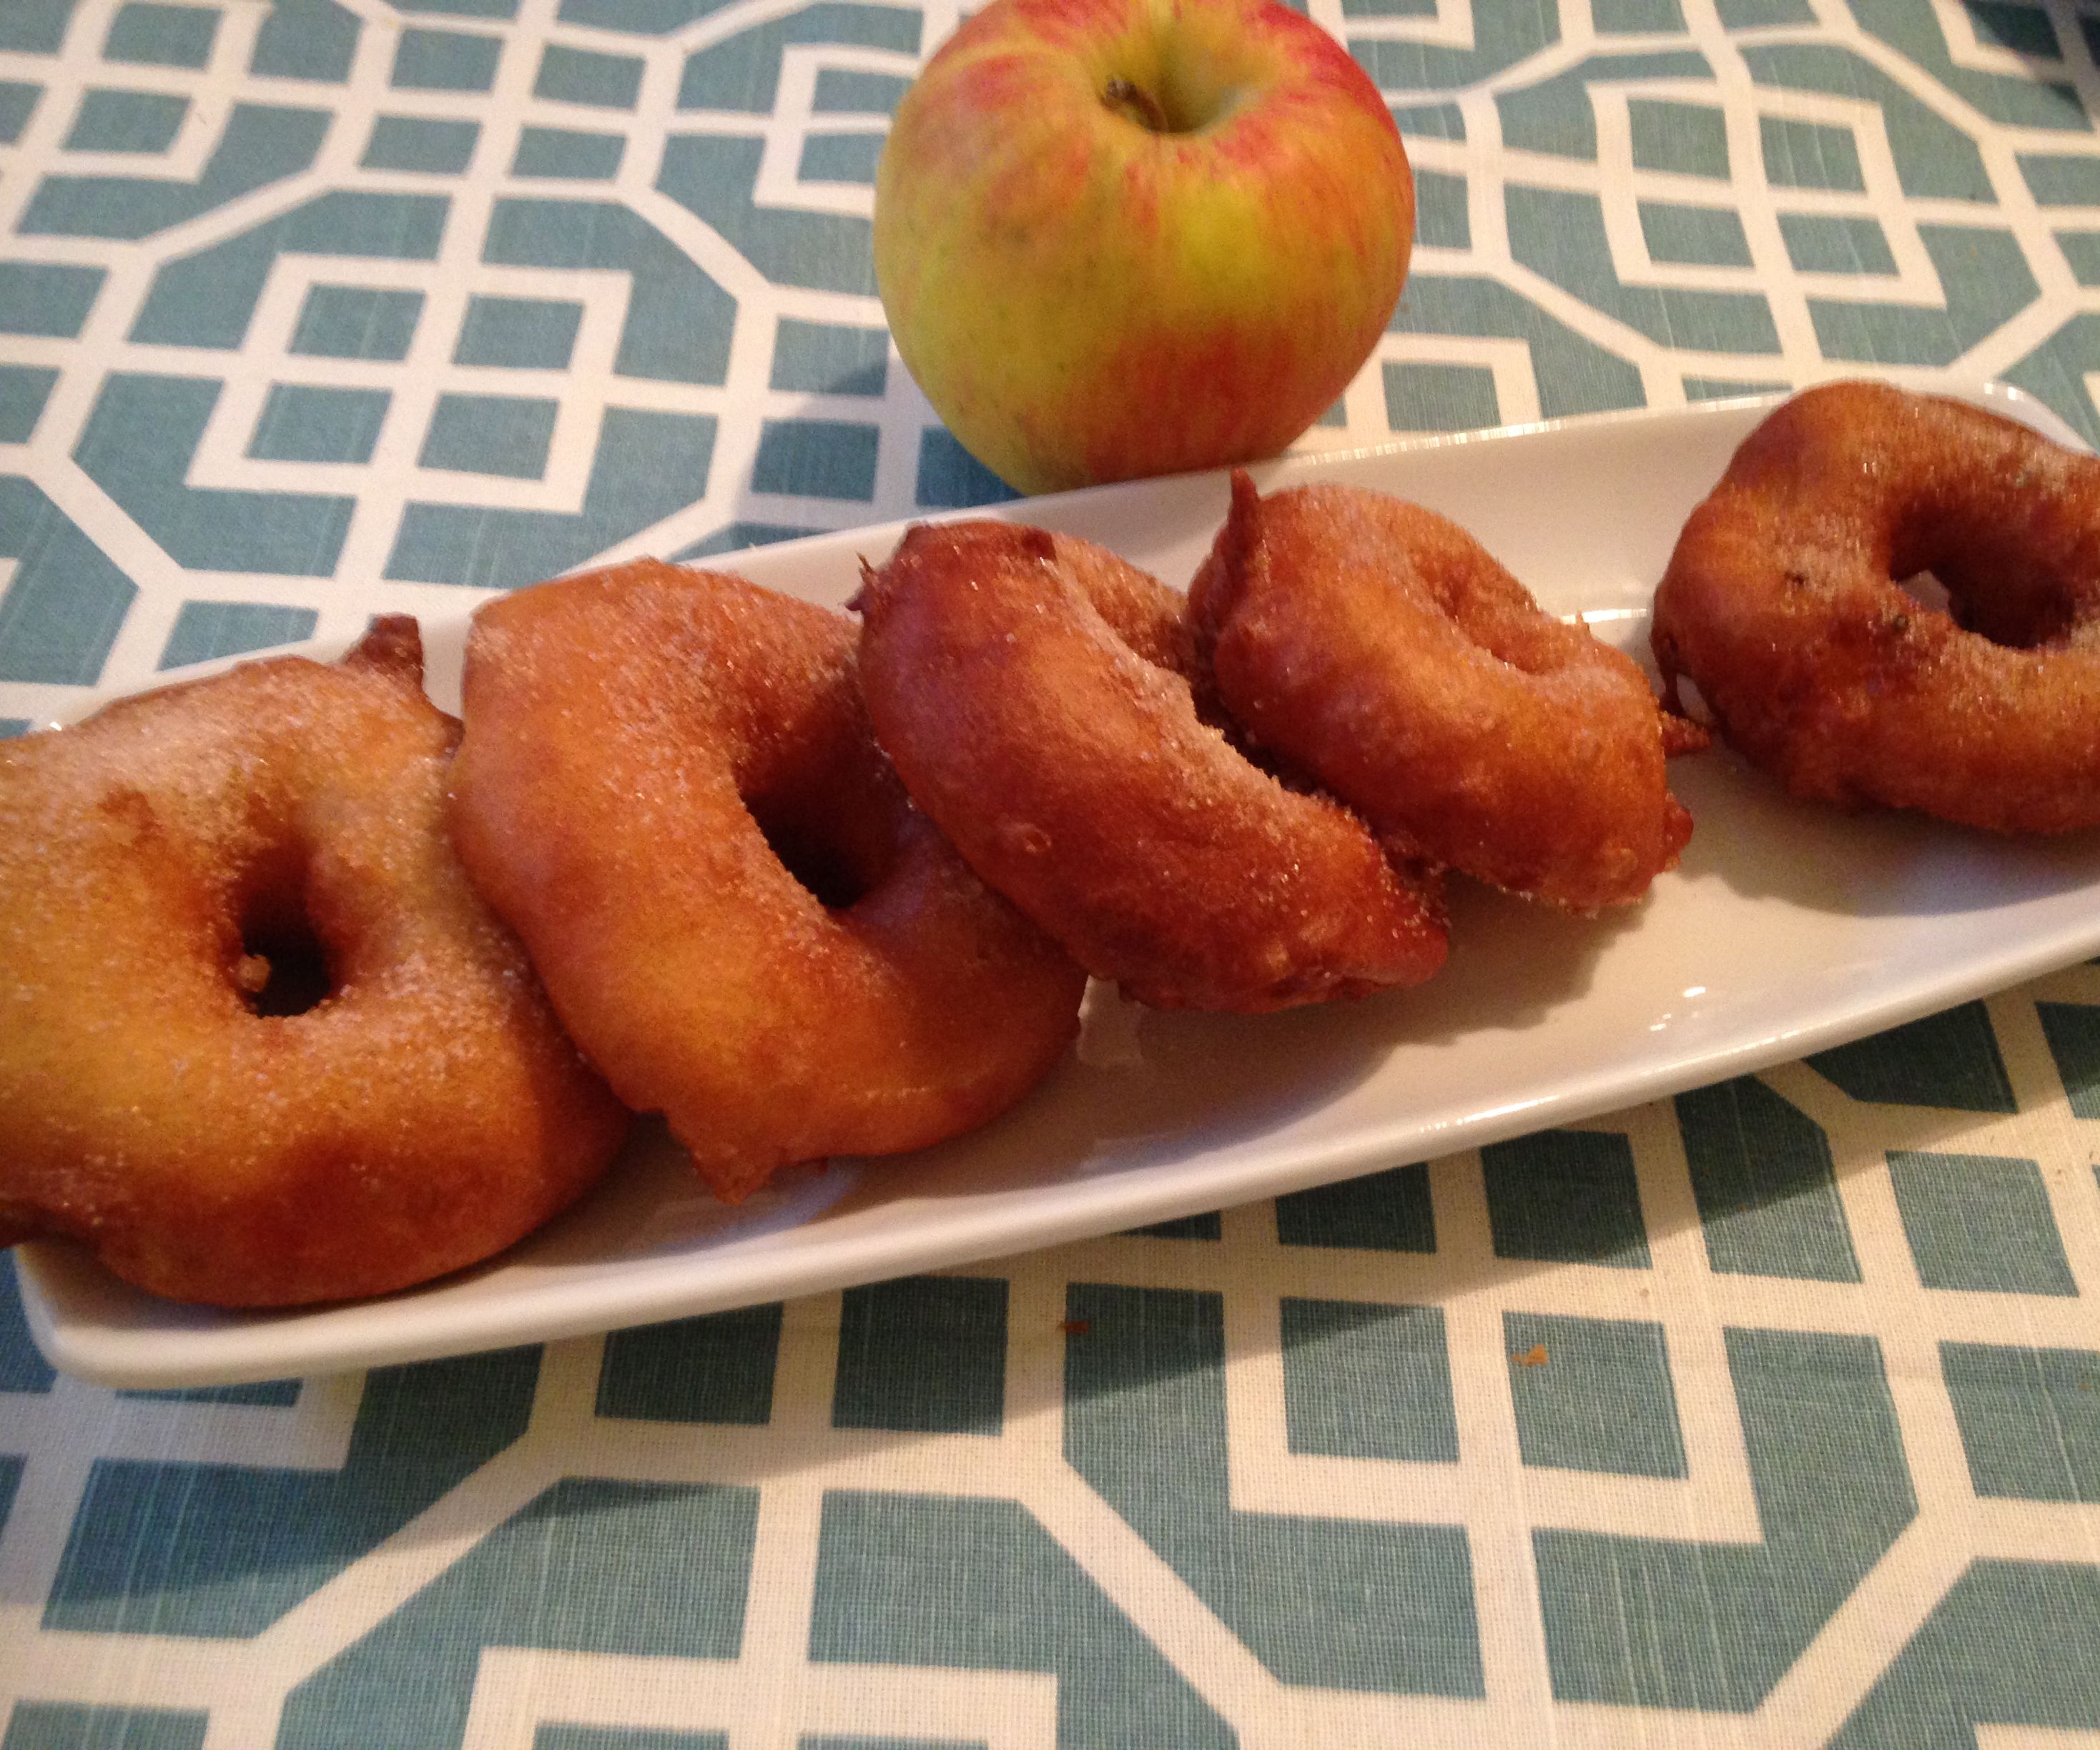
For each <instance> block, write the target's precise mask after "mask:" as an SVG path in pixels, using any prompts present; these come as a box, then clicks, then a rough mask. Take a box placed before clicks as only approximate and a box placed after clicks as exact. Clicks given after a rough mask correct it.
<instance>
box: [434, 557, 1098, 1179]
mask: <svg viewBox="0 0 2100 1750" xmlns="http://www.w3.org/2000/svg"><path fill="white" fill-rule="evenodd" d="M465 694H466V737H465V742H464V743H463V744H462V745H461V750H460V755H459V760H458V762H457V767H456V769H455V774H454V789H453V812H452V824H453V831H454V834H455V836H456V838H457V842H458V844H459V848H460V853H461V857H463V858H464V859H465V862H466V865H467V867H468V868H469V869H470V871H473V873H474V877H475V879H476V880H477V881H478V882H479V884H480V885H481V887H482V890H483V892H484V893H487V895H488V896H489V898H490V900H491V901H492V903H493V904H494V906H496V910H498V911H499V912H501V914H502V915H504V916H505V918H506V919H509V920H510V923H512V925H513V926H514V928H516V929H517V930H518V933H519V934H520V935H521V936H523V937H524V939H525V941H526V944H527V946H528V947H529V948H530V949H531V950H532V956H533V959H534V961H535V963H536V964H537V965H538V967H539V968H540V975H541V976H542V977H543V978H544V979H545V981H546V984H547V988H548V990H549V993H550V994H551V995H552V996H553V998H554V1006H555V1008H556V1009H557V1011H558V1012H559V1013H560V1014H561V1016H562V1019H563V1020H565V1021H566V1022H567V1024H568V1026H569V1028H570V1029H571V1032H572V1033H574V1034H575V1035H576V1038H577V1040H578V1041H579V1042H580V1043H581V1045H582V1046H583V1048H584V1050H585V1051H586V1052H587V1053H588V1054H589V1056H590V1057H591V1059H592V1060H593V1061H594V1062H595V1063H597V1064H598V1066H599V1067H600V1069H602V1070H603V1071H604V1072H605V1074H606V1076H607V1079H608V1080H609V1081H611V1083H612V1086H613V1088H614V1090H615V1091H616V1092H617V1093H618V1094H619V1095H620V1098H621V1099H623V1100H625V1101H626V1102H627V1103H628V1104H629V1105H630V1106H633V1107H635V1108H636V1109H638V1110H642V1111H660V1112H662V1113H664V1116H665V1118H666V1120H667V1121H668V1123H669V1125H670V1127H671V1129H672V1131H673V1133H674V1134H675V1135H677V1138H678V1139H679V1140H680V1141H681V1142H682V1143H683V1144H685V1145H686V1148H687V1149H688V1150H689V1151H690V1153H691V1154H692V1157H693V1160H694V1162H695V1165H696V1166H698V1167H699V1170H700V1172H701V1174H702V1175H704V1177H705V1178H706V1179H707V1180H708V1183H709V1184H711V1185H712V1187H713V1188H714V1189H715V1191H716V1192H717V1194H718V1195H719V1196H721V1197H723V1198H725V1199H726V1200H729V1201H735V1200H737V1199H739V1198H741V1197H745V1196H747V1195H748V1194H749V1193H750V1192H752V1191H754V1190H756V1189H757V1188H759V1187H760V1186H761V1185H762V1184H765V1180H766V1179H767V1178H768V1177H769V1176H770V1175H771V1174H772V1173H773V1171H774V1169H775V1168H777V1167H779V1166H783V1165H785V1164H787V1163H788V1162H795V1161H804V1160H810V1159H813V1158H815V1157H819V1156H823V1155H831V1154H888V1153H897V1152H899V1151H902V1150H905V1149H909V1148H921V1147H924V1146H925V1145H927V1144H930V1143H933V1142H937V1141H939V1140H940V1139H942V1138H944V1137H946V1136H951V1135H955V1134H956V1133H957V1132H959V1131H964V1130H968V1129H969V1128H971V1127H972V1126H975V1125H977V1124H981V1123H982V1122H985V1121H986V1119H988V1118H990V1117H993V1116H994V1115H995V1114H996V1113H999V1112H1001V1111H1003V1110H1004V1109H1005V1108H1006V1107H1008V1105H1010V1104H1012V1102H1013V1101H1015V1100H1018V1099H1019V1098H1020V1097H1021V1095H1023V1094H1024V1093H1026V1091H1028V1090H1029V1089H1030V1087H1033V1086H1034V1085H1035V1082H1037V1080H1038V1079H1039V1078H1041V1077H1042V1075H1043V1073H1045V1072H1046V1071H1047V1070H1048V1069H1049V1067H1050V1066H1051V1065H1052V1063H1054V1062H1055V1061H1056V1060H1057V1058H1058V1056H1060V1055H1061V1053H1062V1052H1063V1051H1064V1049H1065V1045H1066V1043H1067V1042H1069V1041H1070V1039H1071V1038H1072V1037H1073V1036H1074V1034H1075V1032H1076V1031H1077V1029H1078V1016H1079V997H1080V994H1081V993H1082V991H1083V989H1084V986H1085V979H1084V976H1083V974H1082V973H1081V972H1080V971H1079V968H1077V967H1075V966H1074V965H1073V963H1071V961H1070V959H1068V958H1067V957H1066V956H1065V954H1062V953H1061V952H1060V951H1059V950H1058V949H1057V947H1056V946H1055V945H1054V944H1052V942H1050V941H1048V940H1046V939H1045V938H1044V937H1043V936H1042V935H1041V934H1040V933H1039V932H1037V931H1036V930H1035V928H1034V927H1033V926H1032V925H1030V923H1028V922H1027V921H1026V919H1024V918H1022V917H1021V915H1019V914H1018V913H1017V912H1016V911H1014V910H1012V907H1010V906H1008V905H1007V903H1006V902H1005V901H1004V900H1002V899H1000V898H999V897H998V896H997V895H996V894H994V893H990V892H988V891H987V890H986V888H985V887H984V885H983V884H982V883H981V882H980V881H978V879H977V877H976V876H974V875H972V874H971V873H970V871H968V868H967V867H965V866H964V864H963V862H962V860H961V859H960V857H957V856H956V855H955V851H954V849H952V848H951V846H950V845H949V844H948V843H947V842H946V840H944V839H943V838H942V836H941V835H940V834H939V833H938V832H937V831H936V830H935V829H934V827H933V825H932V823H931V822H929V821H927V820H926V819H925V818H924V817H923V816H921V815H920V814H919V813H917V812H916V811H915V809H913V808H912V807H911V803H910V801H909V800H908V799H907V797H906V796H905V794H904V791H903V789H902V786H900V785H899V784H898V782H897V778H896V776H895V774H893V773H892V772H891V770H890V769H889V764H888V762H887V761H886V760H885V759H884V758H883V757H882V755H881V753H880V751H879V750H878V749H877V748H876V745H875V742H874V738H873V737H872V736H871V734H869V731H868V727H867V716H866V712H865V711H864V709H863V707H862V704H861V700H860V693H859V688H858V684H857V681H856V680H855V677H854V626H853V623H852V622H851V621H850V620H849V619H846V618H845V616H844V615H840V614H836V613H834V612H832V611H829V610H827V609H825V608H820V607H817V606H813V605H812V604H810V603H808V602H796V601H793V600H791V599H789V598H788V597H784V596H779V595H775V594H773V593H770V592H769V591H766V590H762V589H760V588H757V587H755V586H754V585H752V584H748V583H745V582H743V580H740V579H738V578H733V577H725V576H720V575H715V574H712V573H709V572H704V571H684V570H681V569H678V568H677V567H675V566H668V565H664V564H660V563H658V562H654V561H645V562H640V563H637V564H633V565H628V566H620V567H618V568H616V569H614V570H611V571H600V572H597V573H594V574H592V575H585V576H581V577H573V578H569V579H567V580H563V581H562V582H559V583H554V584H541V585H540V587H539V588H535V589H530V590H527V591H524V592H523V593H520V594H518V595H514V596H511V597H507V598H505V599H504V600H501V601H497V602H491V603H489V604H488V605H487V606H484V607H483V608H482V609H481V610H480V611H479V612H478V613H477V614H476V615H474V624H473V628H472V630H471V632H470V634H469V637H468V641H467V652H466V680H465ZM769 835H770V838H769ZM776 845H777V846H779V848H780V849H781V850H784V851H785V852H786V853H787V856H788V857H790V858H791V859H792V861H793V862H794V863H795V864H796V865H797V866H800V867H801V868H802V870H803V871H804V872H805V874H807V875H809V877H810V879H811V880H812V881H813V882H814V883H815V884H817V886H818V887H820V888H824V889H825V890H826V897H818V893H814V892H813V891H812V890H811V889H810V887H807V886H805V885H804V884H803V882H802V880H801V879H798V878H797V876H796V875H795V874H792V873H791V872H790V870H789V867H788V866H787V865H786V864H783V861H782V857H781V855H780V853H779V851H778V850H776V849H775V847H776ZM827 898H828V899H830V900H831V901H834V903H832V904H827Z"/></svg>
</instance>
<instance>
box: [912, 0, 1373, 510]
mask: <svg viewBox="0 0 2100 1750" xmlns="http://www.w3.org/2000/svg"><path fill="white" fill-rule="evenodd" d="M1413 243H1414V177H1413V175H1412V174H1411V173H1410V170H1409V169H1408V164H1407V154H1406V152H1405V151H1404V150H1403V149H1402V148H1401V140H1400V131H1399V130H1398V129H1397V128H1396V127H1395V126H1394V125H1393V121H1392V112H1391V111H1390V110H1389V109H1387V107H1386V105H1385V103H1384V101H1383V99H1381V98H1380V97H1379V94H1378V90H1377V88H1376V87H1375V86H1373V85H1372V83H1371V82H1370V78H1369V77H1367V76H1366V75H1365V73H1364V72H1363V70H1362V68H1360V67H1358V66H1357V64H1356V62H1355V61H1354V60H1352V59H1351V58H1350V56H1349V55H1348V51H1346V50H1345V49H1343V47H1342V46H1341V45H1340V44H1339V43H1338V42H1335V39H1334V38H1333V37H1330V36H1329V35H1328V34H1327V33H1326V31H1324V30H1322V29H1321V28H1320V27H1319V26H1318V25H1317V24H1313V23H1312V22H1311V21H1310V20H1308V19H1306V18H1304V17H1303V16H1301V15H1299V14H1298V13H1297V12H1295V11H1291V10H1290V7H1286V6H1284V5H1281V4H1278V3H1277V0H992V3H991V4H990V5H989V6H987V7H985V9H984V10H983V11H981V12H978V13H977V14H976V15H974V16H973V17H972V18H970V19H969V20H967V21H966V22H965V23H964V25H963V26H962V28H961V29H960V30H958V31H957V32H956V33H955V34H954V35H953V36H952V37H950V38H949V39H948V41H947V42H946V43H944V44H943V45H942V47H941V49H940V51H939V52H938V53H937V54H936V55H934V56H933V59H932V60H930V61H929V62H928V63H927V64H926V67H925V68H924V71H923V72H922V73H920V76H919V77H918V79H917V80H916V81H915V82H914V83H913V84H912V86H911V89H910V90H908V91H907V92H906V94H905V95H904V98H903V100H902V102H901V103H900V104H898V110H897V115H896V119H895V121H894V122H893V125H892V126H891V129H890V134H889V141H888V143H887V144H886V145H885V148H884V149H883V154H882V160H881V163H880V165H879V166H878V168H877V170H876V195H875V271H876V286H877V288H878V289H879V290H880V293H881V297H882V305H883V309H884V311H885V312H886V313H887V315H888V316H889V325H890V332H891V333H892V334H893V336H894V337H895V339H896V342H897V348H898V352H899V354H900V355H902V358H903V360H904V364H905V366H906V368H907V369H908V370H909V371H910V372H911V375H912V376H913V377H914V378H915V379H916V381H917V382H918V384H919V386H920V389H921V390H924V393H925V395H926V399H927V400H928V401H929V402H930V403H932V404H933V409H934V411H935V412H937V413H938V414H939V415H940V416H941V417H942V419H943V420H944V421H946V423H947V425H948V428H949V430H951V431H952V432H953V433H954V434H955V436H956V438H957V439H959V440H960V442H961V443H962V444H963V446H964V447H965V448H966V449H968V450H969V451H970V452H972V453H973V455H975V456H977V458H978V460H979V461H982V462H983V463H984V464H985V465H986V466H987V467H989V468H990V469H991V470H992V471H993V472H994V473H995V474H998V475H999V476H1000V477H1001V478H1004V480H1006V481H1007V482H1008V483H1010V484H1011V485H1012V486H1015V487H1018V488H1020V489H1021V491H1027V492H1040V491H1057V490H1060V489H1061V488H1064V487H1075V486H1085V485H1090V484H1092V483H1096V482H1101V481H1108V480H1123V479H1130V478H1136V477H1140V476H1144V475H1150V474H1171V473H1177V472H1180V471H1182V470H1184V469H1199V468H1211V467H1217V466H1220V465H1224V464H1226V463H1229V462H1238V461H1251V460H1252V459H1253V458H1255V457H1257V456H1272V455H1274V454H1275V453H1276V452H1277V451H1279V450H1281V449H1282V448H1283V447H1285V446H1286V444H1288V443H1290V441H1291V439H1294V438H1295V437H1296V436H1297V435H1298V434H1299V433H1300V432H1302V431H1303V430H1305V428H1306V427H1307V426H1308V425H1311V424H1312V421H1314V420H1316V419H1317V418H1318V417H1320V415H1321V413H1323V412H1326V410H1327V408H1329V407H1330V406H1331V405H1333V403H1334V402H1335V399H1336V398H1337V397H1338V396H1339V395H1340V394H1341V393H1342V390H1343V389H1344V388H1345V387H1346V386H1348V382H1349V380H1350V379H1351V378H1352V377H1353V376H1355V374H1356V372H1357V369H1358V368H1359V367H1361V365H1362V364H1363V362H1364V360H1365V359H1366V358H1368V357H1369V356H1370V350H1371V348H1372V347H1373V346H1374V345H1376V344H1377V342H1378V337H1379V335H1380V334H1381V333H1383V332H1384V329H1385V326H1386V323H1387V320H1388V319H1389V318H1390V317H1391V315H1392V310H1393V306H1394V305H1395V303H1396V302H1397V301H1398V299H1399V297H1400V289H1401V282H1402V280H1405V277H1406V275H1407V260H1408V253H1409V250H1410V248H1411V247H1412V245H1413Z"/></svg>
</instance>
